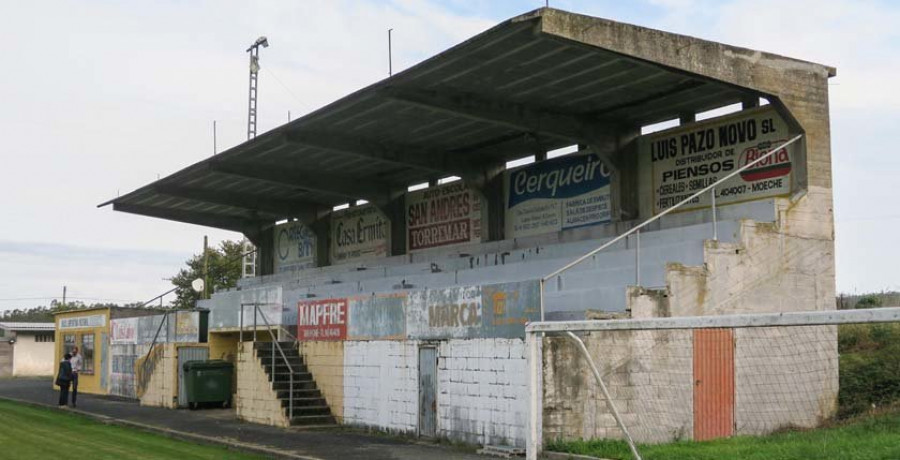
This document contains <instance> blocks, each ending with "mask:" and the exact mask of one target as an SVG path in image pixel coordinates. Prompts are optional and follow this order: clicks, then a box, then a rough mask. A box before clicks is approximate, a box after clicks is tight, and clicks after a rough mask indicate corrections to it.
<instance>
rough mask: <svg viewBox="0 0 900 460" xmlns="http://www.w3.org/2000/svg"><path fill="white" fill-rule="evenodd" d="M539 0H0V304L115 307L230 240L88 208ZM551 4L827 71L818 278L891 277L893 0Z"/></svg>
mask: <svg viewBox="0 0 900 460" xmlns="http://www.w3.org/2000/svg"><path fill="white" fill-rule="evenodd" d="M543 4H544V1H543V0H492V1H480V2H479V1H469V0H445V1H437V0H433V1H426V0H383V1H375V0H370V1H364V0H303V1H256V2H242V1H219V0H209V1H158V2H126V1H113V0H106V1H99V0H98V1H59V0H46V1H41V2H2V3H0V50H2V55H3V59H2V60H0V101H2V102H3V106H4V110H2V111H0V137H2V140H3V142H2V144H0V145H2V146H0V160H2V163H0V165H2V166H0V310H3V309H10V308H22V307H30V306H36V305H45V304H48V303H49V302H50V300H52V299H53V298H58V297H60V296H61V294H62V289H63V286H67V291H68V292H67V294H68V297H69V299H74V300H84V301H85V302H88V303H90V302H94V301H106V300H108V301H113V302H120V303H121V302H133V301H141V300H147V299H150V298H152V297H154V296H156V295H158V294H160V293H162V292H164V291H166V290H168V289H169V288H170V284H169V282H168V281H166V280H165V278H168V277H171V276H172V275H174V274H175V273H176V272H177V271H178V269H179V268H181V267H182V266H183V264H184V261H186V260H187V259H188V258H189V257H190V256H191V255H192V254H194V253H197V252H199V251H200V250H201V248H202V241H203V236H204V235H208V236H209V237H210V238H211V241H213V243H216V242H218V241H221V240H222V239H226V238H228V239H237V238H239V237H240V235H238V234H235V233H231V232H225V231H219V230H214V229H208V228H203V227H199V226H194V225H189V224H181V223H175V222H169V221H164V220H159V219H152V218H148V217H142V216H136V215H130V214H125V213H118V212H113V211H111V210H110V208H109V207H106V208H100V209H98V208H97V207H96V206H97V205H98V204H100V203H102V202H104V201H106V200H108V199H111V198H114V197H116V196H117V195H118V194H124V193H127V192H130V191H132V190H134V189H136V188H138V187H140V186H142V185H145V184H147V183H149V182H151V181H153V180H156V179H157V178H158V177H161V176H165V175H168V174H170V173H172V172H175V171H177V170H179V169H181V168H183V167H185V166H187V165H190V164H192V163H195V162H197V161H200V160H202V159H204V158H206V157H208V156H209V155H211V154H213V138H212V124H213V120H215V121H216V125H217V134H218V135H217V146H218V150H219V151H222V150H224V149H226V148H228V147H231V146H234V145H237V144H239V143H240V142H242V141H243V140H244V139H245V137H246V103H247V101H246V98H247V55H246V53H245V50H246V48H247V47H248V46H249V45H250V44H251V43H252V42H253V41H254V40H255V39H256V37H258V36H260V35H266V36H267V37H268V38H269V42H270V43H271V46H270V47H269V48H266V49H263V50H262V52H261V58H260V61H261V66H262V70H261V73H260V91H259V132H260V133H261V132H265V131H267V130H270V129H272V128H274V127H276V126H279V125H280V124H283V123H284V122H286V121H287V119H288V113H289V112H290V115H291V116H292V117H294V118H296V117H298V116H300V115H303V114H305V113H309V112H310V111H312V110H314V109H316V108H318V107H321V106H322V105H324V104H326V103H328V102H331V101H334V100H335V99H338V98H340V97H342V96H344V95H346V94H348V93H350V92H352V91H354V90H357V89H359V88H362V87H364V86H367V85H369V84H371V83H374V82H376V81H378V80H380V79H382V78H384V77H386V76H387V72H388V69H387V50H386V48H387V43H386V42H387V36H386V34H387V32H386V31H387V29H388V28H393V30H394V31H393V50H394V55H393V66H394V71H395V72H396V71H399V70H402V69H404V68H407V67H409V66H411V65H414V64H415V63H417V62H420V61H421V60H423V59H425V58H427V57H429V56H432V55H434V54H436V53H438V52H440V51H442V50H444V49H446V48H448V47H450V46H452V45H454V44H456V43H459V42H460V41H462V40H464V39H466V38H468V37H471V36H472V35H475V34H477V33H479V32H481V31H484V30H485V29H487V28H489V27H491V26H493V25H495V24H496V23H498V22H500V21H503V20H505V19H508V18H510V17H513V16H516V15H518V14H521V13H524V12H527V11H530V10H532V9H535V8H538V7H541V6H543ZM550 5H551V6H552V7H555V8H560V9H564V10H568V11H573V12H578V13H583V14H589V15H593V16H600V17H605V18H608V19H612V20H616V21H622V22H629V23H633V24H638V25H642V26H647V27H652V28H657V29H662V30H666V31H671V32H677V33H682V34H687V35H692V36H696V37H700V38H704V39H709V40H714V41H720V42H724V43H728V44H733V45H738V46H745V47H750V48H754V49H761V50H764V51H770V52H775V53H778V54H783V55H787V56H791V57H796V58H801V59H805V60H810V61H815V62H819V63H823V64H827V65H832V66H835V67H837V69H838V76H837V77H836V78H833V79H831V81H830V88H829V89H830V96H831V122H832V152H833V160H832V161H833V163H832V166H833V173H834V196H835V220H836V230H835V232H836V258H837V286H838V290H839V291H840V292H845V293H856V292H867V291H880V290H889V289H900V268H897V266H896V264H897V261H900V245H898V244H896V243H895V234H896V233H897V232H896V231H895V230H894V229H896V228H900V205H898V204H897V200H896V198H894V197H895V195H896V192H895V188H896V183H895V182H894V181H895V180H897V178H898V177H900V158H898V155H896V154H891V153H890V152H891V148H892V147H891V146H892V145H894V144H895V143H897V141H894V140H892V139H893V138H892V137H891V136H892V135H893V134H895V133H896V132H895V130H896V129H897V128H898V127H900V91H898V90H897V89H896V88H894V86H893V83H894V80H895V76H896V75H900V28H898V27H896V24H900V2H890V1H880V2H879V1H862V0H796V1H788V0H731V1H711V0H644V1H630V2H621V1H605V0H584V1H578V0H568V1H563V0H551V2H550Z"/></svg>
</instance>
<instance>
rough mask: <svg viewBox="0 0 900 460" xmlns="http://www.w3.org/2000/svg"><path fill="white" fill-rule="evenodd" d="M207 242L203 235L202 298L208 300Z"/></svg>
mask: <svg viewBox="0 0 900 460" xmlns="http://www.w3.org/2000/svg"><path fill="white" fill-rule="evenodd" d="M208 244H209V240H208V238H207V236H206V235H203V298H204V299H208V298H209V248H208Z"/></svg>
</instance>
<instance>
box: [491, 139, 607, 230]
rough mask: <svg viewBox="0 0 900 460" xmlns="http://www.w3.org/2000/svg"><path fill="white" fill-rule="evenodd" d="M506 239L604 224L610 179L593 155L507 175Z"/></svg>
mask: <svg viewBox="0 0 900 460" xmlns="http://www.w3.org/2000/svg"><path fill="white" fill-rule="evenodd" d="M505 181H506V187H505V188H506V237H507V238H517V237H523V236H529V235H538V234H541V233H549V232H558V231H560V230H565V229H569V228H576V227H583V226H587V225H596V224H603V223H606V222H609V221H610V219H611V216H612V213H611V208H610V173H609V170H608V169H607V167H606V165H604V164H603V163H602V162H601V161H600V158H599V157H598V156H597V155H596V154H594V153H586V154H585V153H583V154H575V155H567V156H564V157H559V158H554V159H552V160H547V161H542V162H540V163H534V164H531V165H528V166H523V167H521V168H518V169H514V170H510V171H508V172H507V173H506V175H505Z"/></svg>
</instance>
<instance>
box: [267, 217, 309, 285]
mask: <svg viewBox="0 0 900 460" xmlns="http://www.w3.org/2000/svg"><path fill="white" fill-rule="evenodd" d="M315 266H316V235H315V234H314V233H313V232H312V230H310V229H308V228H306V226H304V225H303V224H301V223H300V222H287V223H284V224H281V225H277V226H275V272H276V273H281V272H285V271H291V270H302V269H304V268H312V267H315Z"/></svg>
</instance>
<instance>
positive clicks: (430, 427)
mask: <svg viewBox="0 0 900 460" xmlns="http://www.w3.org/2000/svg"><path fill="white" fill-rule="evenodd" d="M436 428H437V348H435V347H422V348H419V436H425V437H430V438H432V437H434V435H435V431H436Z"/></svg>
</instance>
